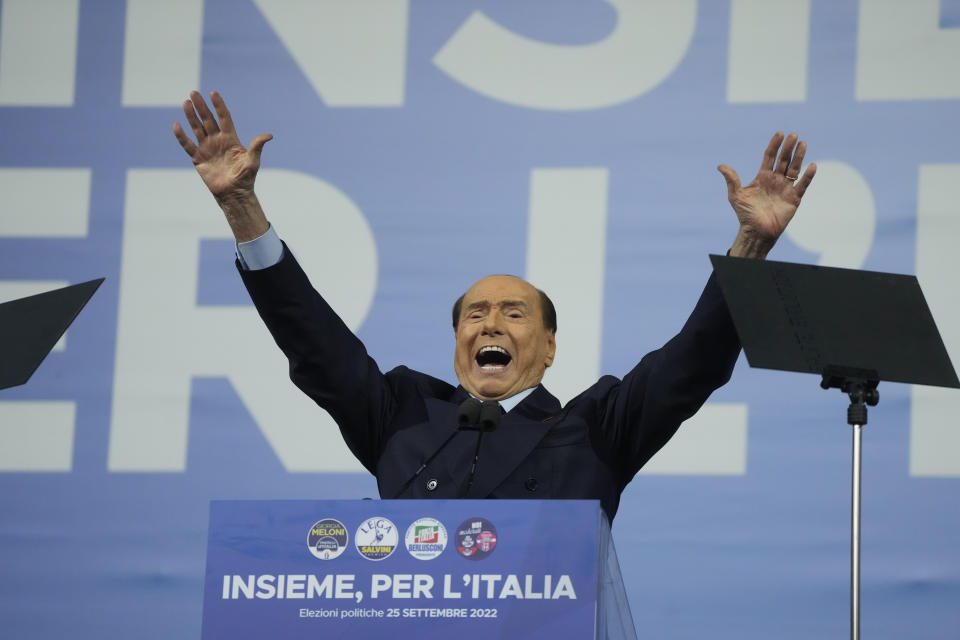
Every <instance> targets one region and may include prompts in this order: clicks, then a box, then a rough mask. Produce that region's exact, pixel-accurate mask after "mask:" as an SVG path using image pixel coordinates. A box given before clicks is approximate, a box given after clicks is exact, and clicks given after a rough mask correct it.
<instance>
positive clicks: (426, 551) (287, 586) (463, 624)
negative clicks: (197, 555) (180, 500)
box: [202, 500, 606, 640]
mask: <svg viewBox="0 0 960 640" xmlns="http://www.w3.org/2000/svg"><path fill="white" fill-rule="evenodd" d="M603 517H604V516H603V514H602V512H601V511H600V507H599V504H598V503H597V502H595V501H580V500H569V501H568V500H562V501H561V500H557V501H530V500H396V501H372V500H361V501H214V502H212V503H211V506H210V527H209V545H208V550H207V571H206V580H205V588H204V604H203V634H202V637H203V638H205V639H206V638H210V639H213V638H225V637H230V638H263V637H282V638H316V637H324V638H341V637H343V638H348V637H349V638H398V637H402V638H408V637H418V636H422V635H425V634H432V633H436V632H437V630H438V627H437V625H438V624H440V625H443V633H444V634H445V635H446V634H452V635H449V636H448V637H455V638H458V639H460V640H466V639H469V638H483V639H487V638H490V637H510V638H556V637H564V638H593V637H595V629H596V625H597V599H598V581H599V579H600V574H599V572H598V566H600V562H599V561H600V557H601V556H600V553H601V532H602V531H605V530H606V528H605V527H603V526H602V525H605V524H606V522H605V521H604V522H601V519H602V518H603Z"/></svg>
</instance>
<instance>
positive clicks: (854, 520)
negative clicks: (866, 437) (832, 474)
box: [850, 424, 863, 640]
mask: <svg viewBox="0 0 960 640" xmlns="http://www.w3.org/2000/svg"><path fill="white" fill-rule="evenodd" d="M862 429H863V425H860V424H854V425H853V482H852V485H853V486H852V493H851V508H850V638H851V639H852V640H860V459H861V451H860V436H861V435H862Z"/></svg>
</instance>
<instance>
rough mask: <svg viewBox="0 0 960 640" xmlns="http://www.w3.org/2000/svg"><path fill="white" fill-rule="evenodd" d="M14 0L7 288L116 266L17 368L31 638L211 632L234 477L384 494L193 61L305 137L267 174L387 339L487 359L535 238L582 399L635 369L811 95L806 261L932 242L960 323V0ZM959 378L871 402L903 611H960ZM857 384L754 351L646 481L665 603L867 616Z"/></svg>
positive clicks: (642, 537) (21, 595) (15, 432)
mask: <svg viewBox="0 0 960 640" xmlns="http://www.w3.org/2000/svg"><path fill="white" fill-rule="evenodd" d="M0 6H2V11H0V124H2V131H3V134H4V141H3V144H2V145H0V212H2V213H0V300H2V299H11V298H16V297H20V296H22V295H28V294H30V293H35V292H38V291H41V290H46V289H51V288H53V287H54V286H56V285H57V284H58V283H68V282H79V281H83V280H87V279H91V278H93V277H98V276H106V278H107V280H106V282H105V283H104V285H103V286H102V287H101V289H100V290H99V292H98V293H97V294H96V296H95V297H94V299H93V300H92V301H91V302H90V304H89V305H88V307H87V308H86V309H85V311H84V312H83V313H82V314H81V316H80V317H79V318H78V320H77V321H76V323H75V324H74V326H73V327H72V328H71V329H70V331H69V332H68V335H67V338H66V342H65V344H63V345H62V347H61V348H59V349H58V350H57V351H55V352H54V353H53V354H52V355H51V356H50V357H49V358H48V359H47V360H46V361H45V362H44V364H43V365H42V366H41V368H40V369H39V371H38V372H37V373H36V375H35V376H34V378H33V379H32V380H31V381H30V382H29V383H28V384H27V385H25V386H23V387H20V388H16V389H9V390H5V391H3V392H0V472H2V473H0V510H2V511H0V512H2V516H0V541H2V544H0V567H2V569H0V577H2V579H0V628H2V629H3V630H4V631H3V635H4V636H5V637H17V638H27V637H29V638H53V637H61V636H63V635H66V634H70V635H71V636H74V637H81V638H100V637H142V638H168V637H183V638H191V637H199V633H200V612H201V599H202V571H203V567H204V558H205V550H204V545H205V541H206V527H207V510H208V504H209V501H210V500H211V499H259V498H271V499H272V498H290V499H294V498H326V499H346V498H359V497H364V496H375V495H376V488H375V484H374V481H373V479H372V478H371V477H369V475H367V474H365V473H363V472H361V470H360V469H359V466H358V465H357V463H356V462H355V461H353V460H352V459H351V458H350V456H349V454H348V453H347V452H346V449H345V447H343V445H342V444H341V443H340V442H339V439H338V436H337V434H336V432H335V430H334V429H333V427H332V425H331V422H330V421H329V419H328V418H327V417H326V416H325V415H324V414H323V413H322V412H321V411H320V410H319V409H317V408H315V407H313V406H311V405H310V403H309V401H308V400H305V399H302V398H300V397H299V395H298V393H297V392H296V390H295V389H292V386H291V385H290V384H289V383H288V382H287V381H286V378H285V375H286V372H285V365H284V362H283V359H282V357H278V354H276V353H275V349H274V348H273V347H272V345H271V344H270V340H269V337H268V336H267V335H266V332H265V331H264V330H263V329H262V327H260V326H259V324H258V321H257V319H256V317H255V314H254V313H253V311H252V308H251V307H250V306H249V304H248V302H247V301H246V299H245V293H244V292H243V290H242V287H241V286H240V284H239V279H238V277H237V275H236V273H235V271H234V267H233V262H232V252H233V245H232V242H231V241H230V236H229V231H228V229H227V226H226V224H225V223H224V221H223V219H222V215H221V214H220V212H219V210H218V208H217V206H216V204H215V203H214V202H213V200H212V198H210V196H209V194H207V193H206V192H205V190H204V188H203V186H202V184H201V183H200V181H199V178H197V176H196V175H195V174H194V172H193V169H192V168H191V166H190V163H189V159H188V158H187V157H186V156H185V155H184V154H183V151H182V150H181V149H180V147H179V145H178V144H177V143H176V141H175V140H174V138H173V135H172V133H171V125H172V123H173V122H174V121H176V120H181V121H182V117H183V116H182V111H181V109H180V103H181V102H182V100H183V99H184V98H186V97H187V94H188V92H189V91H190V90H191V89H194V88H198V89H200V90H201V91H203V92H205V93H206V92H209V91H210V90H213V89H216V90H218V91H220V92H221V93H222V94H223V96H224V97H225V99H226V100H227V103H228V105H229V106H230V108H231V109H232V111H233V115H234V120H235V122H236V123H237V126H238V129H239V133H240V135H241V137H242V139H243V140H244V141H249V140H250V139H251V138H252V137H253V136H254V135H256V134H258V133H261V132H270V133H273V134H274V136H275V139H274V140H273V141H272V142H270V143H268V144H267V146H266V148H265V150H264V160H263V166H264V169H263V171H262V172H261V176H260V179H259V181H258V192H259V194H260V197H261V201H262V202H263V204H264V207H265V208H266V210H267V213H268V215H269V216H270V218H271V220H272V221H273V223H274V225H275V227H276V228H277V229H278V231H279V233H280V234H281V236H282V237H284V238H285V239H286V240H287V241H288V243H289V244H290V245H291V247H292V248H293V250H294V252H295V253H297V255H298V256H299V257H300V258H301V259H302V261H303V262H304V264H305V267H306V268H307V270H308V273H309V274H310V275H311V278H312V279H313V281H314V283H315V284H316V285H317V287H318V288H320V290H321V291H323V292H324V293H325V294H326V295H327V296H328V297H329V299H330V300H331V302H332V304H333V305H334V307H335V308H337V309H338V310H340V311H341V313H342V314H343V316H344V318H345V320H346V321H347V322H348V324H350V326H351V327H353V328H354V329H355V330H356V331H357V332H358V334H359V336H360V337H361V338H362V339H363V341H364V342H365V343H366V345H367V347H368V350H369V351H370V353H371V354H372V355H373V356H374V357H375V358H376V359H377V361H378V362H379V364H380V366H381V368H382V369H384V370H386V369H390V368H392V367H394V366H396V365H397V364H399V363H404V364H407V365H408V366H411V367H413V368H416V369H419V370H422V371H425V372H427V373H430V374H433V375H436V376H438V377H442V378H445V379H447V380H453V379H454V375H453V367H452V352H453V340H452V332H451V330H450V327H449V324H448V321H449V320H448V319H449V315H448V314H449V306H450V304H451V303H452V301H453V300H454V299H455V298H456V297H457V296H458V295H459V294H460V293H462V291H463V290H465V289H466V288H467V287H468V286H469V285H470V284H471V283H472V282H473V281H475V280H476V279H478V278H479V277H481V276H483V275H486V274H489V273H513V274H517V275H521V276H526V277H529V278H530V279H531V280H532V281H533V282H534V284H536V285H538V286H540V287H542V288H544V289H546V290H547V291H548V292H550V294H551V296H552V297H553V298H554V299H555V301H556V302H557V304H558V312H559V325H560V328H559V332H558V336H557V338H558V356H557V364H556V366H555V367H554V368H553V369H551V371H550V372H548V374H547V377H546V379H545V382H546V384H547V385H548V386H549V387H550V388H551V389H552V390H554V391H555V392H556V393H557V395H559V396H561V397H563V398H568V397H571V396H572V395H573V394H574V392H575V391H576V390H577V389H578V388H583V387H585V386H586V385H587V384H589V383H590V382H591V381H592V380H594V379H595V378H596V377H597V376H598V375H601V374H603V373H612V374H615V375H620V374H622V373H624V372H625V371H627V370H628V369H629V368H630V367H631V366H632V364H633V363H634V362H636V361H637V360H638V359H639V358H640V357H641V356H642V355H643V354H644V353H646V351H648V350H650V349H653V348H656V347H657V346H659V345H660V344H662V343H663V342H664V341H666V340H667V339H669V337H670V336H671V335H672V333H673V332H675V331H676V330H677V329H678V328H679V326H680V324H681V323H682V322H683V320H684V318H685V316H686V314H687V313H688V312H689V310H690V309H691V308H692V305H693V303H694V301H695V300H696V297H697V295H698V293H699V290H700V288H701V287H702V285H703V282H704V281H705V280H706V278H707V276H708V274H709V268H710V267H709V261H708V259H707V254H708V253H711V252H713V253H723V252H724V251H725V250H726V249H727V248H728V247H729V245H730V243H731V241H732V239H733V237H734V235H735V232H736V220H735V218H734V215H733V213H732V211H731V210H730V208H729V206H728V204H727V203H726V188H725V186H724V182H723V179H722V177H721V176H720V175H719V174H718V173H717V172H716V171H715V167H716V165H717V164H719V163H726V164H729V165H731V166H732V167H734V168H735V169H737V170H738V171H739V172H740V174H741V177H742V178H743V179H744V181H747V180H749V179H750V178H752V176H753V175H754V173H755V171H756V169H757V167H758V165H759V161H760V157H761V154H762V151H763V149H764V147H765V146H766V143H767V141H768V140H769V138H770V135H771V134H772V133H773V132H775V131H777V130H784V131H798V132H800V134H801V136H802V137H803V138H804V139H806V140H807V141H808V143H809V151H808V154H807V160H808V161H816V162H817V163H818V165H819V167H820V171H819V172H818V175H817V177H816V179H815V180H814V182H813V185H812V186H811V188H810V190H809V192H808V194H807V197H806V198H805V201H804V204H803V206H802V207H801V209H800V212H799V214H798V216H797V219H796V220H795V221H794V224H793V225H791V227H790V229H789V230H788V233H787V235H786V236H785V237H784V238H782V239H781V242H780V244H779V245H778V247H777V249H776V250H775V252H774V253H773V254H772V255H771V257H772V258H776V259H781V260H790V261H797V262H808V263H819V264H828V265H834V266H844V267H855V268H866V269H873V270H880V271H894V272H900V273H916V274H917V275H918V276H919V278H920V282H921V285H922V287H923V288H924V291H925V293H926V294H927V297H928V300H929V302H930V306H931V308H932V310H933V313H934V316H935V318H936V319H937V322H938V324H939V325H940V328H941V331H942V333H943V337H944V340H945V342H946V344H947V346H948V349H949V350H950V351H951V352H952V354H953V359H954V361H955V362H956V361H957V360H958V358H960V302H958V300H957V299H956V296H955V294H954V291H955V287H956V285H955V284H953V285H951V282H954V281H955V278H956V273H957V272H958V269H960V257H958V256H957V252H956V250H955V247H954V245H955V243H956V242H957V241H958V240H960V204H958V201H957V199H956V196H955V193H956V185H957V184H960V151H958V148H960V145H958V143H960V137H958V129H957V124H956V113H957V100H958V98H960V67H958V66H957V65H956V60H958V59H960V30H958V27H960V2H958V1H957V0H942V1H940V2H938V1H937V0H916V1H914V2H910V3H906V2H899V1H897V0H861V1H860V2H859V3H858V2H854V1H853V0H832V1H828V0H794V1H791V2H780V1H770V0H730V1H722V2H721V1H713V0H704V1H702V2H696V1H695V0H669V1H668V0H659V1H657V0H647V1H644V0H607V1H606V2H603V1H601V0H563V1H560V0H553V1H551V2H534V1H529V0H528V1H524V2H518V1H517V0H512V1H508V0H486V1H483V0H476V1H473V2H468V1H466V0H445V1H443V2H439V1H431V0H409V1H408V0H369V1H368V2H364V3H357V2H353V3H351V2H346V1H344V2H334V1H331V0H325V1H319V0H318V1H315V2H307V1H297V0H206V1H205V2H204V1H203V0H176V1H169V2H164V3H151V2H150V1H149V0H128V1H127V2H123V1H120V0H84V1H83V2H80V1H79V0H46V1H45V2H36V1H30V0H3V2H2V5H0ZM574 249H575V250H574ZM641 299H642V300H656V301H657V302H656V304H642V305H641V304H639V303H638V302H637V300H641ZM958 400H960V394H957V393H956V392H953V391H940V390H926V389H913V388H911V387H909V386H906V385H896V384H883V385H881V402H880V405H879V407H877V408H876V409H872V410H871V415H870V424H869V425H868V427H867V428H866V432H865V447H864V456H865V469H864V484H865V489H864V516H863V517H864V520H863V535H864V548H863V566H864V568H863V632H864V635H865V636H869V637H873V638H902V637H924V638H957V637H960V608H958V607H957V606H956V603H957V602H960V544H958V540H960V503H958V497H957V496H958V495H960V491H958V489H960V485H958V482H960V480H958V478H960V433H958V431H960V430H958V429H957V428H956V419H955V418H954V413H953V412H952V411H951V410H950V409H951V403H952V404H956V403H957V401H958ZM846 404H847V402H846V399H845V397H842V396H841V395H840V394H839V393H838V392H836V391H831V392H829V393H828V392H825V391H822V390H820V389H819V386H818V380H817V379H814V378H813V377H809V376H801V375H794V374H787V373H780V372H770V371H761V370H750V369H748V367H747V366H746V363H745V362H741V363H740V364H739V365H738V368H737V371H736V372H735V374H734V377H733V380H732V381H731V383H730V384H729V385H727V386H726V387H724V388H723V389H722V390H720V391H719V392H717V393H716V394H715V395H714V397H713V398H712V399H711V402H710V403H709V404H708V405H707V406H706V407H705V408H704V410H703V411H702V412H701V414H700V415H698V416H697V417H696V418H694V419H692V420H691V421H690V424H688V425H685V426H684V428H683V429H682V430H681V433H680V434H679V435H678V437H677V438H676V439H675V440H674V441H673V442H671V444H670V445H668V447H667V448H666V449H665V450H664V451H663V452H662V453H661V454H660V455H659V456H658V457H657V458H655V459H654V461H653V462H651V464H650V465H649V466H648V468H647V469H645V470H644V472H642V473H641V475H640V476H638V477H637V478H636V479H635V480H634V482H633V483H632V484H631V485H630V486H629V487H628V489H627V491H626V493H625V494H624V498H623V502H622V504H621V507H620V512H619V516H618V518H617V521H616V523H615V526H614V534H615V537H616V544H617V548H618V550H619V552H620V555H621V564H622V566H623V570H624V577H625V579H626V581H627V590H628V593H629V595H630V598H631V603H632V607H633V614H634V618H635V621H636V623H637V627H638V629H639V630H640V632H641V633H642V634H644V636H646V637H672V638H702V637H705V636H709V637H714V638H730V639H733V638H736V639H738V640H740V639H744V638H764V637H770V636H771V635H774V634H775V635H776V636H777V637H780V638H785V639H787V638H809V637H814V636H827V635H832V636H834V637H840V636H842V635H843V634H845V633H847V624H848V621H847V606H848V531H849V529H848V527H849V524H848V517H849V516H848V513H849V511H848V510H849V498H848V483H849V468H850V467H849V456H850V442H849V440H850V434H849V428H848V427H847V426H846V424H845V415H844V409H845V407H846Z"/></svg>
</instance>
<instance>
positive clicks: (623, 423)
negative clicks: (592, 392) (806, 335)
mask: <svg viewBox="0 0 960 640" xmlns="http://www.w3.org/2000/svg"><path fill="white" fill-rule="evenodd" d="M739 354H740V341H739V339H738V337H737V333H736V329H735V328H734V325H733V321H732V320H731V318H730V313H729V311H728V310H727V306H726V303H725V302H724V300H723V295H722V293H721V291H720V286H719V285H718V284H717V281H716V276H715V275H711V276H710V279H709V280H708V281H707V285H706V287H705V288H704V290H703V293H702V294H701V296H700V299H699V301H698V302H697V305H696V307H695V308H694V310H693V312H692V313H691V314H690V317H689V318H688V319H687V322H686V323H685V324H684V326H683V328H682V329H681V330H680V332H679V333H678V334H677V335H676V336H674V337H673V338H672V339H671V340H670V341H669V342H667V343H666V344H665V345H664V346H663V347H661V348H660V349H657V350H656V351H652V352H650V353H648V354H647V355H646V356H644V358H643V359H642V360H641V361H640V362H639V363H638V364H637V365H636V366H635V367H634V368H633V369H632V370H631V371H630V373H628V374H627V375H626V376H624V378H623V380H622V381H620V382H619V384H615V385H613V387H612V388H611V390H610V393H609V394H608V395H607V397H606V399H605V401H604V402H603V403H602V405H601V406H600V407H599V410H600V411H601V413H602V416H601V419H600V425H601V429H600V432H599V433H597V434H594V438H595V439H596V438H599V439H600V440H601V442H600V443H599V444H600V445H601V446H602V448H603V449H605V450H606V452H607V456H608V459H609V462H610V465H611V467H612V468H613V469H614V471H615V475H616V476H617V477H618V481H619V482H620V487H621V489H622V488H623V487H624V486H626V484H627V483H628V482H630V480H631V479H632V478H633V476H634V475H635V474H636V473H637V471H639V470H640V468H641V467H642V466H643V465H644V464H646V463H647V461H648V460H649V459H650V458H651V457H652V456H653V455H654V454H655V453H656V452H657V451H659V450H660V449H661V448H662V447H663V446H664V445H665V444H666V443H667V441H668V440H669V439H670V438H671V437H672V436H673V434H674V433H676V431H677V429H678V428H679V426H680V424H681V423H682V422H683V421H684V420H686V419H687V418H689V417H691V416H692V415H693V414H695V413H696V412H697V411H698V410H699V409H700V407H701V406H702V405H703V403H704V402H706V400H707V398H708V397H709V396H710V394H711V393H712V392H713V391H714V390H715V389H717V388H719V387H721V386H723V385H724V384H725V383H726V382H727V381H728V380H729V379H730V376H731V374H732V373H733V367H734V364H736V361H737V357H738V356H739Z"/></svg>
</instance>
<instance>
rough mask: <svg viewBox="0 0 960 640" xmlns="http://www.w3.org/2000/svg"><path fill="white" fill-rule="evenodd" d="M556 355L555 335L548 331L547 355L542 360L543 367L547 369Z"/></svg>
mask: <svg viewBox="0 0 960 640" xmlns="http://www.w3.org/2000/svg"><path fill="white" fill-rule="evenodd" d="M556 353H557V335H556V334H555V333H554V332H553V331H550V332H548V333H547V355H546V357H545V358H544V362H543V366H545V367H549V366H550V365H552V364H553V357H554V356H555V355H556Z"/></svg>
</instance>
